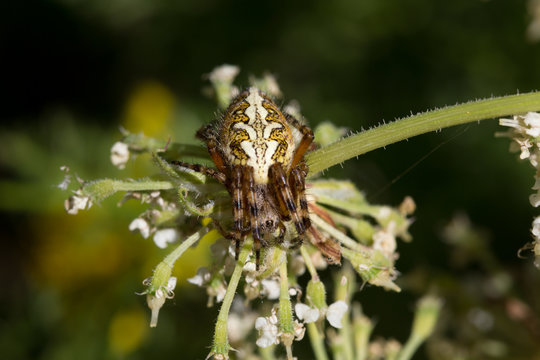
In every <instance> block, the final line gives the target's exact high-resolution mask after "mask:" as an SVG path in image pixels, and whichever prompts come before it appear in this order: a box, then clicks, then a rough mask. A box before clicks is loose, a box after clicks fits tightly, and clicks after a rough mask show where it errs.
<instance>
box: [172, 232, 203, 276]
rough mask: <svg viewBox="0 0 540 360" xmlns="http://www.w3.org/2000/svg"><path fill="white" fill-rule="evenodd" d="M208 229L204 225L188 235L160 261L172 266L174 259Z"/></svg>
mask: <svg viewBox="0 0 540 360" xmlns="http://www.w3.org/2000/svg"><path fill="white" fill-rule="evenodd" d="M208 230H209V229H208V228H207V227H204V228H202V229H201V230H199V231H197V232H196V233H194V234H193V235H191V236H190V237H188V238H187V239H186V240H184V241H183V242H182V243H181V244H180V245H178V246H177V247H176V249H174V250H173V251H172V252H171V253H170V254H169V255H167V256H166V257H165V259H163V261H162V262H163V263H165V264H167V265H168V266H170V267H171V268H172V267H173V266H174V263H175V262H176V260H178V258H180V256H182V254H183V253H184V251H186V250H187V249H189V248H190V247H192V246H193V245H194V244H195V243H196V242H197V241H199V240H200V239H201V238H202V237H203V236H204V235H205V234H206V233H207V232H208Z"/></svg>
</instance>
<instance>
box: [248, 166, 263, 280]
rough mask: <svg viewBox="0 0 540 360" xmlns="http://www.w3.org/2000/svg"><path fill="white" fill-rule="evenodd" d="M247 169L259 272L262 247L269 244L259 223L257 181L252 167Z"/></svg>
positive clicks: (251, 223)
mask: <svg viewBox="0 0 540 360" xmlns="http://www.w3.org/2000/svg"><path fill="white" fill-rule="evenodd" d="M245 169H246V171H245V173H244V176H245V179H244V181H245V182H244V185H245V193H246V198H247V203H248V208H249V219H250V225H251V232H252V234H253V245H254V247H255V268H256V269H257V271H258V270H259V264H260V257H261V247H262V246H263V245H267V244H266V241H265V240H264V238H263V236H262V224H261V223H260V221H259V212H260V209H259V205H258V203H257V195H256V194H255V180H254V178H253V168H252V167H251V166H248V167H246V168H245Z"/></svg>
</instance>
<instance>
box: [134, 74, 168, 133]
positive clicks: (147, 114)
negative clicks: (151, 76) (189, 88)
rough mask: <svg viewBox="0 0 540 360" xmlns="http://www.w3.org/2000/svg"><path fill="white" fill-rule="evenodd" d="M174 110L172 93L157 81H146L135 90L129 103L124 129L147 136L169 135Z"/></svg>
mask: <svg viewBox="0 0 540 360" xmlns="http://www.w3.org/2000/svg"><path fill="white" fill-rule="evenodd" d="M173 110H174V96H173V94H172V93H171V91H170V90H169V89H167V88H166V87H165V86H164V85H162V84H160V83H158V82H156V81H146V82H144V83H142V84H140V85H139V86H137V87H136V88H135V89H134V90H133V92H132V93H131V95H130V97H129V99H128V101H127V104H126V114H125V119H124V127H125V128H126V129H127V130H128V131H130V132H134V133H137V132H141V131H142V132H143V133H144V134H145V135H147V136H158V135H167V134H165V132H166V131H167V129H169V123H170V120H171V117H172V114H173Z"/></svg>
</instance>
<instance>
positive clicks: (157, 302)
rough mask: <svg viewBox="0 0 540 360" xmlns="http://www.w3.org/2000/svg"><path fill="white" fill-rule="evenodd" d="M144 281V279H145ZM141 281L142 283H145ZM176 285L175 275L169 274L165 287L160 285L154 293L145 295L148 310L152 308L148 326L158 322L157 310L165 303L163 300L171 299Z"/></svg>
mask: <svg viewBox="0 0 540 360" xmlns="http://www.w3.org/2000/svg"><path fill="white" fill-rule="evenodd" d="M145 281H146V280H145ZM145 281H143V284H144V283H145ZM175 287H176V277H174V276H171V277H170V278H169V280H168V281H167V285H166V286H165V287H161V288H159V289H157V290H156V292H155V294H150V293H149V294H148V295H146V303H147V304H148V307H149V308H150V310H152V317H151V319H150V327H156V326H157V322H158V316H159V310H160V309H161V307H162V306H163V304H165V300H167V299H172V298H173V297H174V292H173V290H174V288H175Z"/></svg>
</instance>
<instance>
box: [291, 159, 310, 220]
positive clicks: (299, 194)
mask: <svg viewBox="0 0 540 360" xmlns="http://www.w3.org/2000/svg"><path fill="white" fill-rule="evenodd" d="M301 165H305V163H303V162H302V163H300V164H299V165H298V166H297V167H295V168H294V169H292V171H291V175H290V176H289V182H290V183H291V185H292V190H293V195H294V198H295V199H298V205H299V206H300V216H301V217H302V222H303V223H304V227H305V228H306V229H309V228H310V227H311V220H310V219H309V210H308V203H307V199H306V180H305V172H304V169H301Z"/></svg>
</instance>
